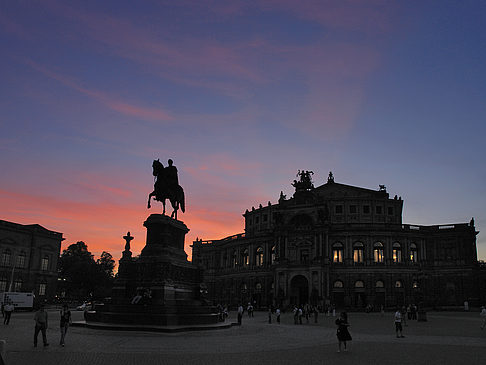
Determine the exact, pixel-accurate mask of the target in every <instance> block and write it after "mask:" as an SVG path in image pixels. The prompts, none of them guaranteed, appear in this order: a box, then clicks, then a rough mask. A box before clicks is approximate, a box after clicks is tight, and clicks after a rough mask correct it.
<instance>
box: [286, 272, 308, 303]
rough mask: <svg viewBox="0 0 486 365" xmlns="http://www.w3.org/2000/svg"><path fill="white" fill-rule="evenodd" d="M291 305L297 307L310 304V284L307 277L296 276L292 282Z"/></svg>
mask: <svg viewBox="0 0 486 365" xmlns="http://www.w3.org/2000/svg"><path fill="white" fill-rule="evenodd" d="M290 303H291V304H297V305H301V304H306V303H309V282H308V281H307V279H306V277H305V276H302V275H296V276H294V277H293V278H292V280H291V281H290Z"/></svg>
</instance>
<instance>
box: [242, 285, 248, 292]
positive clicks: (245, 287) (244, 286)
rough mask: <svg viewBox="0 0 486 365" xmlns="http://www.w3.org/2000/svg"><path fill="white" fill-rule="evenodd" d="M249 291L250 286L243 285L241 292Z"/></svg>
mask: <svg viewBox="0 0 486 365" xmlns="http://www.w3.org/2000/svg"><path fill="white" fill-rule="evenodd" d="M247 290H248V285H246V283H242V284H241V291H247Z"/></svg>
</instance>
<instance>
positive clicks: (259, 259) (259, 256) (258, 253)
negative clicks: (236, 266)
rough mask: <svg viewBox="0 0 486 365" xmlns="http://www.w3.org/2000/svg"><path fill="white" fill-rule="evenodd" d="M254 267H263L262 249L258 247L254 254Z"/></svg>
mask: <svg viewBox="0 0 486 365" xmlns="http://www.w3.org/2000/svg"><path fill="white" fill-rule="evenodd" d="M255 265H256V266H263V248H261V247H258V248H257V249H256V253H255Z"/></svg>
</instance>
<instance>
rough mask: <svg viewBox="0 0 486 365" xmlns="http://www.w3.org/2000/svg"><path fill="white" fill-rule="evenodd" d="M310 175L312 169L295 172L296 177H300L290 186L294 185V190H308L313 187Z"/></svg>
mask: <svg viewBox="0 0 486 365" xmlns="http://www.w3.org/2000/svg"><path fill="white" fill-rule="evenodd" d="M311 175H314V172H312V171H304V170H302V171H300V170H299V172H297V177H300V179H299V181H297V180H294V182H293V183H292V186H293V187H295V190H310V189H313V188H314V184H312V179H311Z"/></svg>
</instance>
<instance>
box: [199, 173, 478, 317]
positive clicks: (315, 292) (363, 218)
mask: <svg viewBox="0 0 486 365" xmlns="http://www.w3.org/2000/svg"><path fill="white" fill-rule="evenodd" d="M299 175H300V178H301V180H300V181H296V180H294V182H293V183H292V185H293V186H294V187H295V193H294V195H293V197H292V198H289V199H286V197H285V195H283V193H282V192H281V193H280V198H279V200H278V204H273V205H268V206H260V208H258V209H253V208H252V209H251V211H249V210H246V212H245V214H243V216H244V217H245V233H240V234H236V235H233V236H229V237H226V238H223V239H220V240H211V241H203V240H201V239H199V240H197V241H195V242H194V243H193V246H192V247H193V255H192V258H193V262H194V263H196V264H198V265H200V266H201V267H203V268H204V269H205V274H204V277H205V282H206V283H207V285H208V288H209V296H210V298H211V299H212V300H214V301H215V302H219V303H228V304H233V305H235V304H236V303H238V302H242V303H247V302H256V303H257V306H268V305H277V306H279V307H286V306H290V305H293V304H304V303H310V304H313V305H321V306H326V305H329V304H335V305H336V306H337V307H349V308H364V307H366V306H367V305H373V306H374V308H375V309H377V308H380V306H381V305H383V306H385V307H395V306H396V305H404V304H408V303H416V304H419V303H424V304H425V305H427V306H459V305H462V304H463V302H464V300H466V299H467V300H468V301H469V303H472V304H473V305H478V304H479V300H480V298H479V295H480V294H479V292H480V286H481V287H484V286H485V283H486V281H485V280H484V278H483V279H481V282H480V280H479V274H478V273H479V271H480V268H479V265H478V262H477V254H476V235H477V234H478V232H477V231H476V229H475V227H474V223H473V221H472V223H471V222H470V223H456V224H448V225H435V226H421V225H410V224H403V223H402V209H403V200H402V199H401V197H397V196H395V197H394V198H393V199H391V198H390V197H389V194H388V192H387V191H386V187H385V186H384V185H379V188H378V190H370V189H364V188H360V187H355V186H350V185H345V184H340V183H336V182H335V181H334V176H333V175H332V173H330V174H329V178H328V179H327V183H325V184H323V185H321V186H318V187H315V188H314V186H313V184H312V183H311V181H310V174H309V172H308V171H302V172H299ZM482 272H483V276H484V272H485V270H482ZM485 278H486V276H485ZM483 281H484V283H483ZM483 289H484V288H483Z"/></svg>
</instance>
